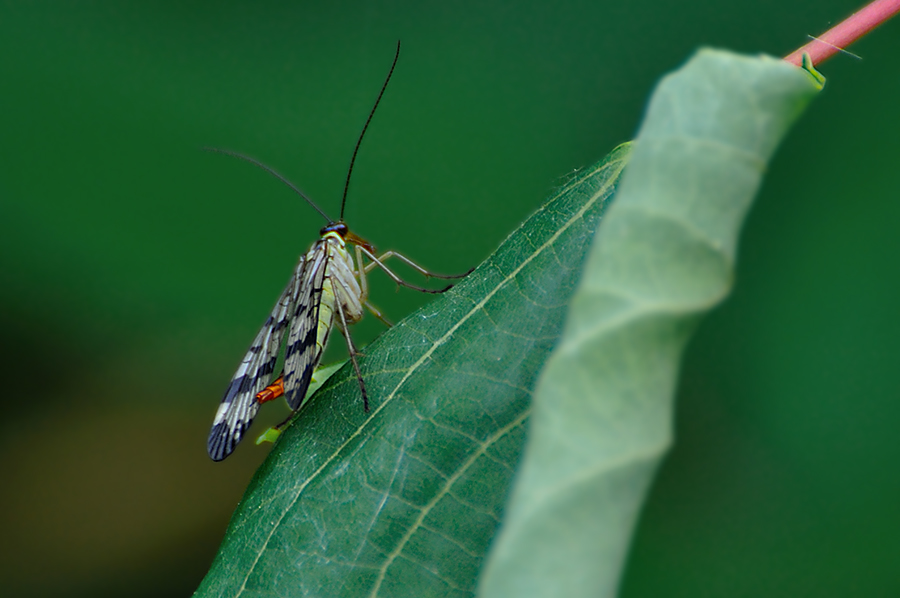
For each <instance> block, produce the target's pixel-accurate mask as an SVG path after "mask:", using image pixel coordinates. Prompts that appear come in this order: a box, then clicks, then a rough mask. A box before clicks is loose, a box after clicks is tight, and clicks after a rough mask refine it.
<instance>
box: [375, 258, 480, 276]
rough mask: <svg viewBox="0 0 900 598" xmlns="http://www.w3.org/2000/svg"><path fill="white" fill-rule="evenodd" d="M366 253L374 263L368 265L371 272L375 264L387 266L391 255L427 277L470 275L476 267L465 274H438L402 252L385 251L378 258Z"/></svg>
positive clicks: (382, 266)
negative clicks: (386, 262)
mask: <svg viewBox="0 0 900 598" xmlns="http://www.w3.org/2000/svg"><path fill="white" fill-rule="evenodd" d="M366 255H367V256H369V258H371V259H372V263H371V264H369V265H368V266H366V272H369V271H370V270H372V268H374V267H375V266H379V267H381V268H385V266H384V262H385V261H386V260H387V259H388V258H391V257H395V258H397V259H398V260H400V261H401V262H403V263H404V264H406V265H407V266H409V267H410V268H412V269H413V270H415V271H416V272H418V273H419V274H421V275H422V276H424V277H425V278H441V279H444V280H452V279H454V278H465V277H466V276H468V275H469V274H471V273H472V270H474V269H475V268H472V269H471V270H469V271H468V272H466V273H464V274H436V273H434V272H430V271H428V270H426V269H425V268H423V267H422V266H420V265H419V264H417V263H415V262H414V261H412V260H411V259H409V258H408V257H406V256H405V255H403V254H402V253H397V252H396V251H385V252H384V253H383V254H381V255H380V256H379V257H378V258H376V257H375V256H373V255H372V254H370V253H369V252H368V251H366ZM385 269H386V268H385Z"/></svg>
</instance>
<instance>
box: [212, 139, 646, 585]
mask: <svg viewBox="0 0 900 598" xmlns="http://www.w3.org/2000/svg"><path fill="white" fill-rule="evenodd" d="M627 155H628V149H627V147H621V148H618V149H617V150H615V151H613V152H612V153H611V154H610V156H608V157H607V159H605V160H604V161H602V162H601V163H599V164H598V165H596V166H595V167H593V168H590V169H587V170H586V171H584V172H582V173H580V174H578V175H577V176H575V177H574V178H573V180H572V181H571V182H570V183H569V184H568V185H567V186H566V187H564V188H563V189H561V190H560V191H559V192H558V193H557V194H556V196H555V197H553V198H552V199H551V200H550V201H549V202H548V203H547V204H546V205H545V206H544V207H543V208H541V209H540V210H539V211H538V212H537V213H536V214H534V215H533V216H532V217H531V218H530V219H529V220H528V221H527V222H525V224H523V225H522V227H521V228H519V229H518V230H517V231H516V232H514V233H513V234H512V235H511V236H510V237H509V238H508V239H507V240H506V241H505V242H504V243H503V245H502V246H501V247H500V248H499V249H498V250H497V252H496V253H495V254H494V255H493V256H491V257H490V258H489V259H488V260H487V261H486V262H485V263H483V264H482V265H481V266H479V267H478V269H476V270H475V271H474V272H473V273H472V274H470V275H469V276H468V277H467V278H466V279H464V280H463V281H462V282H461V283H460V284H459V285H457V286H456V287H455V288H454V289H453V290H451V291H450V292H448V293H445V294H444V295H442V296H441V297H439V298H438V299H437V300H435V301H434V302H432V303H430V304H429V305H427V306H426V307H424V308H423V309H421V310H419V311H417V312H416V313H414V314H412V315H411V316H410V317H408V318H407V319H405V320H404V321H403V322H401V323H400V324H398V325H397V326H395V327H393V328H392V329H390V330H389V331H388V332H386V333H385V334H383V335H382V336H381V337H380V338H379V339H378V340H376V341H375V342H374V343H372V344H371V345H370V346H369V347H366V349H365V350H364V353H365V356H364V357H363V358H361V360H360V366H361V367H362V371H363V375H364V376H365V379H366V384H367V387H368V391H369V397H370V402H371V411H370V412H369V413H364V412H363V409H362V405H361V400H360V397H359V388H358V386H357V381H356V378H355V377H354V376H353V373H352V368H349V367H345V368H343V369H342V370H341V371H340V372H338V373H337V374H335V375H334V376H332V377H331V378H330V379H329V380H328V382H327V383H326V384H325V386H324V387H323V388H322V389H321V391H320V392H318V393H317V394H316V395H315V396H314V397H313V398H312V399H311V400H310V401H309V402H308V404H307V406H306V407H304V408H303V410H302V412H301V414H300V416H299V417H298V418H296V419H295V422H294V424H293V425H292V426H290V427H289V428H288V429H287V430H285V432H284V433H283V434H282V435H281V437H280V438H279V439H278V441H277V442H276V444H275V446H274V448H273V449H272V452H271V453H270V455H269V457H268V459H267V460H266V461H265V463H264V464H263V465H262V467H261V468H260V469H259V471H258V472H257V474H256V476H255V477H254V479H253V481H252V482H251V484H250V487H249V488H248V490H247V492H246V494H245V495H244V497H243V499H242V500H241V503H240V505H239V506H238V508H237V511H236V512H235V514H234V516H233V518H232V521H231V524H230V526H229V528H228V531H227V533H226V537H225V539H224V541H223V543H222V547H221V549H220V551H219V554H218V555H217V557H216V559H215V562H214V563H213V565H212V568H211V569H210V571H209V573H208V574H207V576H206V578H205V579H204V580H203V583H202V584H201V587H200V589H199V590H198V591H197V593H196V594H195V595H196V596H203V597H205V596H217V597H219V596H266V597H269V596H271V597H275V596H303V595H311V596H361V595H371V596H416V597H420V596H468V595H471V594H472V593H473V592H474V589H475V583H476V579H477V575H478V572H479V569H480V567H481V564H482V562H483V560H484V555H485V554H486V552H487V548H488V545H489V543H490V541H491V539H492V537H493V535H494V531H495V529H496V527H497V525H498V524H499V521H500V519H501V516H502V512H503V504H504V502H505V498H506V495H507V491H508V487H509V484H510V481H511V478H512V474H513V471H514V469H515V467H516V464H517V463H518V460H519V455H520V451H521V448H522V446H523V443H524V436H525V422H526V420H527V418H528V416H529V406H530V403H531V391H532V388H533V387H534V384H535V382H536V379H537V376H538V373H539V372H540V370H541V367H542V366H543V364H544V361H545V360H546V359H547V356H548V355H549V353H550V351H551V349H552V348H553V346H554V345H555V344H556V342H557V341H558V339H559V335H560V333H561V331H562V325H563V320H564V317H565V313H566V310H567V308H568V303H569V300H570V298H571V295H572V292H573V291H574V288H575V285H576V283H577V280H578V278H579V276H580V273H581V268H582V265H583V260H584V257H585V255H586V253H587V249H588V247H589V244H590V241H591V238H592V236H593V231H594V230H595V228H596V226H597V224H598V222H599V220H600V218H601V215H602V214H603V212H604V210H605V208H606V206H607V205H608V203H609V200H610V198H611V197H612V193H613V191H614V189H615V185H616V183H617V181H618V178H619V175H620V173H621V171H622V168H623V167H624V164H625V161H626V158H627Z"/></svg>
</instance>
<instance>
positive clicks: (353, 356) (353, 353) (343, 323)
mask: <svg viewBox="0 0 900 598" xmlns="http://www.w3.org/2000/svg"><path fill="white" fill-rule="evenodd" d="M337 312H338V315H339V316H340V318H341V326H340V328H341V333H343V335H344V338H345V339H347V351H348V352H349V353H350V361H351V362H352V363H353V369H354V370H356V379H357V380H358V381H359V391H360V392H361V393H362V398H363V409H365V410H366V412H367V413H368V411H369V393H367V392H366V384H365V382H363V377H362V372H360V371H359V363H357V361H356V355H357V351H356V347H355V346H354V345H353V339H352V338H350V331H349V330H347V318H346V317H345V316H344V310H343V308H341V307H340V306H339V307H338V310H337Z"/></svg>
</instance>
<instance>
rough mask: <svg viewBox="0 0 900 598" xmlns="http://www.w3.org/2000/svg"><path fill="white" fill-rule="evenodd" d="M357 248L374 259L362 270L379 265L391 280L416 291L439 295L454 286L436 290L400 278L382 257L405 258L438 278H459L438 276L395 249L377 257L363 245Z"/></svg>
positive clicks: (426, 274)
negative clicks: (386, 264)
mask: <svg viewBox="0 0 900 598" xmlns="http://www.w3.org/2000/svg"><path fill="white" fill-rule="evenodd" d="M356 250H357V251H359V252H362V253H364V254H365V256H366V257H367V258H369V259H370V260H372V263H371V264H369V265H367V266H366V267H365V268H361V271H362V272H368V271H369V270H371V269H372V268H374V267H375V266H378V267H379V268H381V269H382V270H384V272H385V274H387V275H388V276H390V277H391V280H393V281H394V282H395V283H397V284H399V285H400V286H404V287H406V288H408V289H413V290H414V291H419V292H420V293H432V294H435V295H437V294H439V293H443V292H445V291H449V290H450V289H451V288H452V287H453V285H452V284H450V285H447V286H446V287H444V288H443V289H437V290H435V289H426V288H425V287H419V286H416V285H414V284H410V283H408V282H406V281H405V280H403V279H402V278H400V277H399V276H397V275H396V274H394V273H393V272H392V271H391V269H390V268H388V267H387V266H385V265H384V262H382V259H384V258H385V256H387V257H391V256H398V257H401V258H403V260H405V261H406V262H407V263H409V264H411V265H412V266H413V267H414V268H415V269H416V270H418V271H419V272H422V273H423V274H424V275H425V276H435V277H436V278H459V277H458V276H438V275H436V274H431V273H430V272H428V271H427V270H425V269H424V268H422V267H421V266H418V265H416V264H415V263H414V262H412V261H411V260H409V259H408V258H405V257H403V256H401V255H400V254H399V253H396V252H394V251H388V252H387V253H385V254H384V255H383V256H381V258H377V257H375V255H374V254H373V253H372V252H370V251H369V250H368V249H364V248H363V247H360V246H359V245H357V246H356Z"/></svg>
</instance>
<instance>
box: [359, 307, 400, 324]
mask: <svg viewBox="0 0 900 598" xmlns="http://www.w3.org/2000/svg"><path fill="white" fill-rule="evenodd" d="M363 305H364V306H365V307H366V309H368V310H369V311H370V312H371V313H372V315H373V316H375V317H376V318H378V319H379V320H381V323H382V324H384V325H385V326H387V327H388V328H391V327H392V326H393V324H391V322H390V320H388V319H387V318H385V317H384V314H383V313H381V312H380V311H378V308H377V307H375V306H374V305H372V304H371V303H369V302H368V301H365V302H363Z"/></svg>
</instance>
